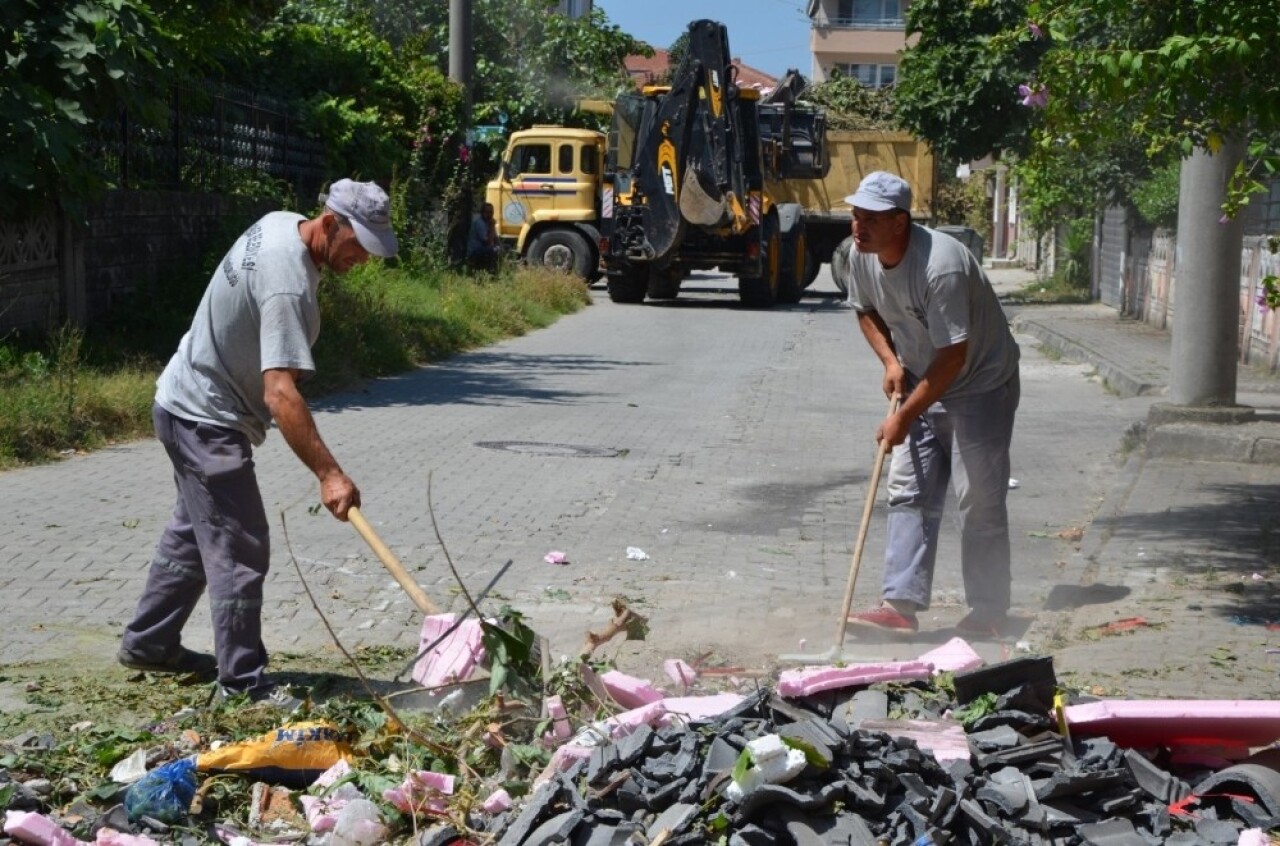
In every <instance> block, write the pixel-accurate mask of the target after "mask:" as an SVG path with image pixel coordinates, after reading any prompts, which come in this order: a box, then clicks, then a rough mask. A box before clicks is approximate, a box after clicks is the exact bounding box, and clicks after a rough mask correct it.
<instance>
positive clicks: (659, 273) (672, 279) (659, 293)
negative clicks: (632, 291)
mask: <svg viewBox="0 0 1280 846" xmlns="http://www.w3.org/2000/svg"><path fill="white" fill-rule="evenodd" d="M683 279H684V274H683V273H682V272H681V271H680V270H678V269H673V268H667V269H665V270H656V269H655V270H651V271H649V299H651V300H674V299H675V298H676V297H678V296H680V282H681V281H682V280H683Z"/></svg>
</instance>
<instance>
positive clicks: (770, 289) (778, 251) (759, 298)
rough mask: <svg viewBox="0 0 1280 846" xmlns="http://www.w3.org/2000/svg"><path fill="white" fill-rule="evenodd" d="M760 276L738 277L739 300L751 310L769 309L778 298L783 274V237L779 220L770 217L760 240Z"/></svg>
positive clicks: (765, 222)
mask: <svg viewBox="0 0 1280 846" xmlns="http://www.w3.org/2000/svg"><path fill="white" fill-rule="evenodd" d="M760 270H761V274H760V275H759V276H739V277H738V299H739V300H741V301H742V304H743V305H745V306H747V307H749V308H769V307H770V306H772V305H773V304H774V302H775V301H776V300H777V297H778V279H779V277H780V276H781V273H782V235H781V234H780V233H779V232H778V218H777V217H776V216H774V215H769V216H768V217H767V218H765V221H764V232H763V233H762V237H761V239H760Z"/></svg>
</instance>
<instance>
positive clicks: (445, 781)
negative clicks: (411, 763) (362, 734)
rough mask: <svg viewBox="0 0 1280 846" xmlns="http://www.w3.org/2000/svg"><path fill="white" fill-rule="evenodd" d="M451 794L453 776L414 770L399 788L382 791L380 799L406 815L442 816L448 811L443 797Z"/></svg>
mask: <svg viewBox="0 0 1280 846" xmlns="http://www.w3.org/2000/svg"><path fill="white" fill-rule="evenodd" d="M452 793H453V776H451V775H447V774H445V773H433V772H431V771H430V770H414V771H413V772H410V773H409V774H408V775H406V776H405V778H404V781H403V782H401V783H400V786H399V787H391V788H388V789H387V790H384V791H382V798H383V799H385V800H386V801H387V802H389V803H391V805H393V806H394V807H395V808H396V810H398V811H403V812H404V813H406V814H422V813H425V814H444V813H446V812H447V811H448V810H449V809H448V806H447V805H446V804H445V800H444V797H445V796H449V795H452Z"/></svg>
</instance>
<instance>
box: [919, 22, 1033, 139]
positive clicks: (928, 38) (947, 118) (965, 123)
mask: <svg viewBox="0 0 1280 846" xmlns="http://www.w3.org/2000/svg"><path fill="white" fill-rule="evenodd" d="M1026 24H1027V7H1026V3H1025V0H981V2H971V3H956V2H953V0H914V2H912V4H911V5H910V7H909V8H908V9H907V31H908V33H909V34H916V35H918V39H919V40H918V41H917V43H916V44H915V46H914V47H912V48H910V49H908V50H907V51H906V52H905V53H904V55H903V57H902V63H901V67H900V68H899V72H898V82H897V86H896V89H897V90H896V94H895V98H896V101H897V115H898V120H899V121H900V122H901V123H902V124H903V125H904V126H905V127H906V128H907V129H909V130H910V131H911V132H913V133H914V134H915V135H917V136H918V137H921V138H924V139H926V140H927V141H928V142H929V143H930V145H931V146H932V147H933V149H934V151H935V153H937V154H938V155H939V156H941V157H942V158H944V159H950V160H955V161H972V160H976V159H980V158H982V157H983V156H986V155H987V154H989V153H992V152H995V153H1018V152H1021V151H1023V150H1024V149H1025V148H1026V145H1027V140H1028V135H1027V130H1028V126H1029V123H1030V121H1031V118H1032V115H1031V114H1030V113H1029V111H1028V110H1027V109H1026V108H1023V107H1022V106H1021V105H1020V104H1019V100H1020V95H1019V92H1018V86H1019V85H1029V86H1031V87H1033V88H1034V86H1035V85H1036V82H1035V79H1034V73H1035V68H1036V64H1037V62H1038V60H1039V57H1040V55H1041V54H1042V53H1043V52H1044V47H1045V45H1044V43H1043V41H1042V40H1041V39H1039V38H1037V37H1036V36H1035V34H1034V33H1033V32H1031V31H1029V30H1028V28H1027V25H1026ZM1011 32H1014V33H1017V35H1014V36H1011V35H1010V33H1011Z"/></svg>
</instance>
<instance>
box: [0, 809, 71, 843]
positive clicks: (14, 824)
mask: <svg viewBox="0 0 1280 846" xmlns="http://www.w3.org/2000/svg"><path fill="white" fill-rule="evenodd" d="M4 833H5V834H7V835H9V836H10V837H12V838H13V839H14V840H21V841H22V842H23V843H32V844H35V846H77V844H79V846H85V845H84V843H83V841H80V840H77V839H76V838H75V836H74V835H73V834H72V833H71V832H69V831H67V830H66V829H65V828H63V827H62V826H60V825H58V824H57V823H56V822H54V821H53V820H51V819H49V818H48V817H46V816H45V815H44V814H39V813H36V812H35V811H5V812H4Z"/></svg>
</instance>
